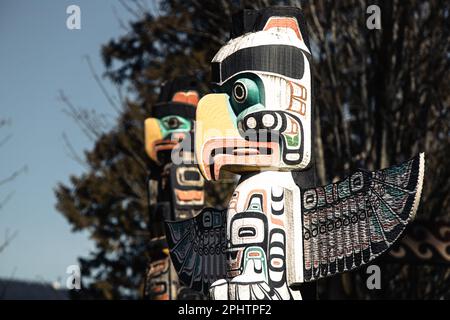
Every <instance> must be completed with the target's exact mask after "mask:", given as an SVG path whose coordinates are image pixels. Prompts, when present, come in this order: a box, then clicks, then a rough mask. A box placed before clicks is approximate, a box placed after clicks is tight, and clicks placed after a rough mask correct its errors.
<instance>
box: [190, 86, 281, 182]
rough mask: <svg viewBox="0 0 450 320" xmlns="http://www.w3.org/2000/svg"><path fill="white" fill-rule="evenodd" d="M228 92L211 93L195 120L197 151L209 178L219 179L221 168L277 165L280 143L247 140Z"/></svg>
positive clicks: (238, 169)
mask: <svg viewBox="0 0 450 320" xmlns="http://www.w3.org/2000/svg"><path fill="white" fill-rule="evenodd" d="M228 99H229V97H228V95H227V94H223V93H221V94H208V95H206V96H204V97H203V98H202V99H201V100H200V102H199V104H198V106H197V114H196V123H195V154H196V157H197V160H198V163H199V168H200V171H201V173H202V174H203V176H204V177H205V179H207V180H217V179H219V176H220V171H221V169H226V170H228V171H230V172H234V173H242V172H247V171H259V170H261V168H270V167H276V166H277V164H278V163H279V154H280V153H279V145H278V143H276V142H259V141H248V140H245V139H244V138H243V137H242V136H241V135H240V134H239V131H238V129H237V127H236V117H235V116H234V112H233V110H232V109H231V106H230V105H229V102H228Z"/></svg>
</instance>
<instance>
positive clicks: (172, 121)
mask: <svg viewBox="0 0 450 320" xmlns="http://www.w3.org/2000/svg"><path fill="white" fill-rule="evenodd" d="M166 124H167V127H168V128H169V129H172V130H173V129H178V127H179V126H180V120H178V119H177V118H175V117H172V118H169V119H167V121H166Z"/></svg>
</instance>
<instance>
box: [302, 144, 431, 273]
mask: <svg viewBox="0 0 450 320" xmlns="http://www.w3.org/2000/svg"><path fill="white" fill-rule="evenodd" d="M424 166H425V158H424V154H423V153H421V154H420V155H418V156H416V157H415V158H413V159H411V160H409V161H407V162H405V163H403V164H401V165H398V166H393V167H389V168H386V169H383V170H378V171H374V172H368V171H357V172H356V173H354V174H353V175H351V176H350V177H347V178H346V179H345V180H343V181H340V182H337V183H332V184H329V185H326V186H324V187H317V188H313V189H308V190H304V191H303V190H302V220H303V279H304V281H313V280H317V279H319V278H323V277H327V276H331V275H333V274H336V273H339V272H344V271H347V270H351V269H355V268H357V267H359V266H361V265H363V264H366V263H368V262H369V261H371V260H373V259H375V258H376V257H377V256H379V255H380V254H381V253H383V252H384V251H385V250H387V249H388V248H389V247H390V246H391V245H392V244H393V242H394V241H395V240H397V238H398V237H399V236H400V234H401V233H402V231H403V230H404V229H405V227H406V225H407V224H408V222H409V221H410V220H411V219H412V218H413V217H414V215H415V213H416V210H417V207H418V205H419V200H420V194H421V191H422V182H423V174H424Z"/></svg>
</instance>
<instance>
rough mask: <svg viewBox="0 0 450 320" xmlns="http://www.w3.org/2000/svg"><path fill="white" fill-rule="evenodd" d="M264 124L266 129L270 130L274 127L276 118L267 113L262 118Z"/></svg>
mask: <svg viewBox="0 0 450 320" xmlns="http://www.w3.org/2000/svg"><path fill="white" fill-rule="evenodd" d="M262 123H263V126H264V127H266V128H270V127H272V126H273V125H274V123H275V118H274V116H273V115H271V114H268V113H267V114H265V115H264V116H263V117H262Z"/></svg>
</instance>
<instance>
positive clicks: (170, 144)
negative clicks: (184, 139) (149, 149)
mask: <svg viewBox="0 0 450 320" xmlns="http://www.w3.org/2000/svg"><path fill="white" fill-rule="evenodd" d="M179 143H180V141H177V140H171V139H162V140H155V141H154V142H153V148H154V149H155V151H156V152H158V151H162V150H172V149H173V148H175V147H176V146H178V144H179Z"/></svg>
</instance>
